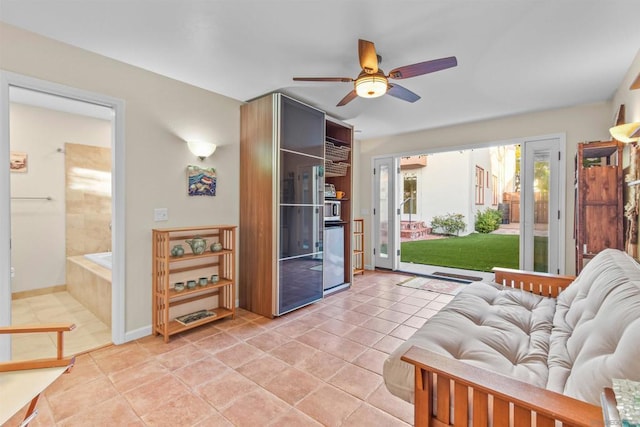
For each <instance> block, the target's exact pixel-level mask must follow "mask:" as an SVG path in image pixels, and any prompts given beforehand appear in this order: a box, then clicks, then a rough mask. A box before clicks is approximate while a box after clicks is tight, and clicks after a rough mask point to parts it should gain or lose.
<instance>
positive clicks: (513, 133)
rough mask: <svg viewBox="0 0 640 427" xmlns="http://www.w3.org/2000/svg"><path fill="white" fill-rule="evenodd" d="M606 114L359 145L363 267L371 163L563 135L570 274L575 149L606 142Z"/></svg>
mask: <svg viewBox="0 0 640 427" xmlns="http://www.w3.org/2000/svg"><path fill="white" fill-rule="evenodd" d="M610 111H611V107H610V104H609V103H601V104H590V105H583V106H579V107H573V108H565V109H559V110H552V111H544V112H537V113H530V114H522V115H517V116H512V117H505V118H501V119H496V120H486V121H482V122H477V123H468V124H463V125H458V126H451V127H445V128H439V129H432V130H427V131H421V132H412V133H407V134H402V135H395V136H389V137H385V138H377V139H371V140H366V141H361V143H360V144H359V150H360V156H359V157H360V158H359V162H360V165H361V166H362V167H361V168H360V170H359V172H358V173H357V175H356V176H355V177H354V179H356V180H357V182H356V183H355V186H356V188H357V189H358V193H359V194H360V197H359V198H358V199H357V201H356V206H355V209H356V210H355V217H358V216H360V217H362V218H364V219H365V224H366V225H365V227H367V228H366V233H365V240H366V242H365V245H366V248H367V251H366V254H367V257H366V261H365V262H366V264H368V265H370V264H371V257H370V254H371V250H370V248H371V239H370V237H371V228H370V227H371V220H372V218H371V216H370V215H369V213H370V212H371V195H372V188H371V184H372V180H371V166H372V159H373V158H374V157H376V156H383V155H392V154H396V153H408V154H411V153H413V154H420V153H422V152H424V151H425V150H439V149H440V150H441V149H443V148H447V147H450V148H462V147H470V146H480V145H486V144H487V143H491V142H498V141H508V140H510V139H515V138H524V137H531V136H541V135H549V134H557V133H564V134H565V135H566V140H567V156H566V157H567V158H566V162H567V163H566V165H567V173H566V177H565V181H566V188H567V194H566V200H565V202H566V206H567V209H565V211H564V215H565V221H566V233H565V240H566V251H565V252H566V254H565V255H566V263H565V272H566V273H567V274H571V273H572V272H573V271H574V270H575V261H574V260H575V255H574V247H573V246H574V243H573V205H574V202H573V197H574V195H573V191H572V189H573V169H574V168H573V159H574V156H575V154H576V146H577V145H576V144H577V143H578V142H581V141H596V140H607V139H609V133H608V129H609V127H610V125H611V114H610ZM363 212H366V213H363Z"/></svg>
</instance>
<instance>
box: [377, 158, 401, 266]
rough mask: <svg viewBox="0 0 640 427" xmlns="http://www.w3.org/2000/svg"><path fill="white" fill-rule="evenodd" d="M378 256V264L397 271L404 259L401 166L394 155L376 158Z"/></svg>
mask: <svg viewBox="0 0 640 427" xmlns="http://www.w3.org/2000/svg"><path fill="white" fill-rule="evenodd" d="M373 176H374V179H373V181H374V197H373V200H374V208H373V227H374V228H373V229H374V239H373V241H374V249H373V251H374V259H375V266H376V267H379V268H388V269H390V270H395V269H397V267H398V262H399V259H400V237H399V235H400V233H398V232H397V231H396V227H398V221H397V218H396V217H397V215H399V209H398V207H397V204H398V203H397V194H398V191H397V188H396V186H397V177H398V166H397V162H396V160H395V159H394V158H393V157H385V158H380V159H375V160H374V165H373Z"/></svg>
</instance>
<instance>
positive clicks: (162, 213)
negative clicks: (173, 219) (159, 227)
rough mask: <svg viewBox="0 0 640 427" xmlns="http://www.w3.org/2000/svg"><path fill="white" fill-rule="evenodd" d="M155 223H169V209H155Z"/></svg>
mask: <svg viewBox="0 0 640 427" xmlns="http://www.w3.org/2000/svg"><path fill="white" fill-rule="evenodd" d="M153 220H154V221H169V209H167V208H155V209H154V210H153Z"/></svg>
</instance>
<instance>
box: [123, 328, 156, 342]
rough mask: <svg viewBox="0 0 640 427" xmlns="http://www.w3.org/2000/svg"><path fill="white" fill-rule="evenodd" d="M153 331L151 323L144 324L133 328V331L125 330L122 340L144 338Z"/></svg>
mask: <svg viewBox="0 0 640 427" xmlns="http://www.w3.org/2000/svg"><path fill="white" fill-rule="evenodd" d="M152 333H153V328H152V327H151V325H149V326H144V327H142V328H138V329H135V330H133V331H129V332H125V334H124V342H129V341H134V340H137V339H138V338H144V337H146V336H149V335H151V334H152Z"/></svg>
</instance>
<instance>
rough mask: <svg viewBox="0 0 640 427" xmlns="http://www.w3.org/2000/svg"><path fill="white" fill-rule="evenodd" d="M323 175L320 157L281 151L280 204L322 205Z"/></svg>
mask: <svg viewBox="0 0 640 427" xmlns="http://www.w3.org/2000/svg"><path fill="white" fill-rule="evenodd" d="M323 175H324V167H323V165H322V161H321V160H320V159H318V158H316V157H311V156H305V155H301V154H298V153H292V152H290V151H280V204H304V205H322V203H323V202H324V194H323V192H324V176H323Z"/></svg>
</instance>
